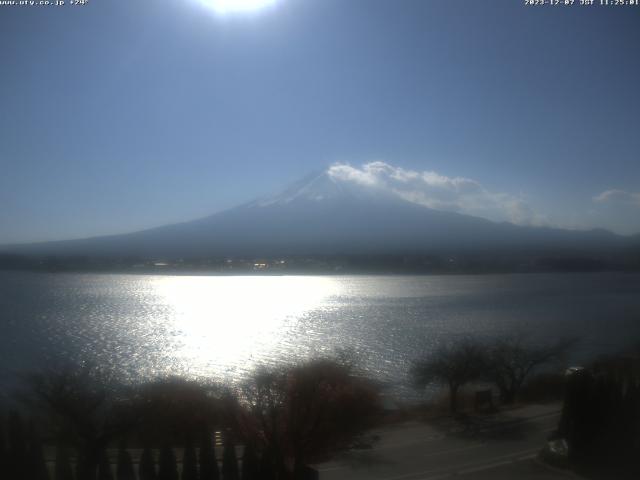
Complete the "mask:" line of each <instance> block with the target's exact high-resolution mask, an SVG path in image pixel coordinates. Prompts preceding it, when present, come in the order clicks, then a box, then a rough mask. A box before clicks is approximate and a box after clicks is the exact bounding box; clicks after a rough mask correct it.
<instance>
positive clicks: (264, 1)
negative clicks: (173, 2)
mask: <svg viewBox="0 0 640 480" xmlns="http://www.w3.org/2000/svg"><path fill="white" fill-rule="evenodd" d="M278 2H279V0H200V3H202V4H203V5H204V6H205V7H207V8H209V9H211V10H213V11H214V12H215V13H216V14H219V15H228V14H233V13H250V12H257V11H259V10H263V9H264V8H267V7H271V6H274V5H275V4H276V3H278Z"/></svg>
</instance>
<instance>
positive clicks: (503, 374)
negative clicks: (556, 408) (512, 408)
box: [485, 336, 574, 404]
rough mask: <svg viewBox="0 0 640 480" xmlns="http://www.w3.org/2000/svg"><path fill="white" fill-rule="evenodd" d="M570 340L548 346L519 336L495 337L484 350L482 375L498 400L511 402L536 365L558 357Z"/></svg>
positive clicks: (549, 361)
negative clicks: (538, 344)
mask: <svg viewBox="0 0 640 480" xmlns="http://www.w3.org/2000/svg"><path fill="white" fill-rule="evenodd" d="M573 343H574V340H571V339H563V340H559V341H557V342H555V343H554V344H552V345H547V346H534V345H531V344H528V343H527V342H526V341H525V340H524V339H523V337H521V336H517V337H510V338H504V339H501V340H498V341H497V342H496V343H495V344H493V345H492V346H490V347H489V348H488V350H487V361H486V372H485V377H486V379H487V380H489V381H492V382H494V383H495V384H496V386H497V387H498V390H499V391H500V399H501V401H502V402H503V403H506V404H511V403H513V402H514V401H515V400H516V395H517V394H518V392H519V391H520V388H521V387H522V385H523V384H524V382H525V380H526V379H527V377H528V376H529V375H530V374H531V373H532V372H533V371H534V370H535V369H536V368H538V367H540V366H542V365H544V364H549V363H551V362H554V361H557V360H558V359H560V358H561V357H562V355H563V354H564V353H566V351H567V350H568V349H569V348H570V347H571V345H572V344H573Z"/></svg>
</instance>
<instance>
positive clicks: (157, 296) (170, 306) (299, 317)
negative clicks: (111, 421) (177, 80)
mask: <svg viewBox="0 0 640 480" xmlns="http://www.w3.org/2000/svg"><path fill="white" fill-rule="evenodd" d="M512 334H519V335H527V336H528V337H529V338H530V340H531V341H533V342H537V343H545V342H552V341H554V340H556V339H558V338H559V337H565V336H571V337H576V336H577V337H579V338H580V341H579V342H578V344H577V345H576V347H575V349H574V350H573V351H572V353H571V359H570V360H571V361H572V362H578V363H579V362H582V361H585V360H587V359H589V358H592V357H594V356H595V355H598V354H600V353H606V352H614V351H616V350H618V349H620V348H623V347H626V346H629V345H631V344H634V343H638V342H640V275H639V274H624V273H597V274H526V275H517V274H516V275H434V276H428V275H426V276H205V275H198V276H187V275H173V276H171V275H129V274H122V275H120V274H84V273H83V274H67V273H57V274H46V273H29V272H9V271H4V272H0V383H3V384H5V385H6V384H10V383H11V382H12V381H13V379H15V378H16V375H17V374H20V373H23V372H26V371H30V370H34V369H38V368H40V367H41V366H42V365H44V364H47V363H51V362H56V361H59V360H60V359H62V360H73V361H90V362H94V363H97V364H99V365H101V366H103V367H105V368H108V369H110V370H112V371H113V372H115V373H116V374H117V375H119V376H121V377H122V378H123V379H125V380H127V381H132V382H136V381H140V380H144V379H149V378H153V377H157V376H159V375H169V374H179V375H186V376H189V377H194V378H202V377H207V378H215V379H218V380H220V381H226V382H237V381H240V380H241V379H243V378H244V377H246V375H248V374H249V373H250V372H251V371H253V370H254V369H255V368H256V367H257V366H259V365H270V364H276V363H278V362H280V361H283V360H296V359H301V358H306V357H309V356H318V355H330V354H332V353H335V352H336V351H339V350H348V351H350V352H351V353H352V354H353V355H354V356H355V357H356V359H357V362H358V364H359V365H360V366H361V367H362V368H363V369H364V370H366V372H367V373H368V374H369V375H371V376H373V377H375V378H377V379H379V380H381V381H383V382H385V384H386V385H387V386H388V387H389V389H390V390H391V391H393V392H394V393H395V394H397V395H399V396H401V397H405V398H411V396H412V395H415V393H412V390H411V388H410V387H409V386H408V377H407V371H408V369H409V366H410V364H411V361H412V360H413V359H415V358H416V357H418V356H420V355H421V354H424V353H428V352H430V351H433V349H434V348H436V347H437V346H438V344H440V343H441V342H446V341H449V340H452V339H455V338H460V337H464V336H477V337H481V338H483V339H488V338H492V337H499V336H504V335H512Z"/></svg>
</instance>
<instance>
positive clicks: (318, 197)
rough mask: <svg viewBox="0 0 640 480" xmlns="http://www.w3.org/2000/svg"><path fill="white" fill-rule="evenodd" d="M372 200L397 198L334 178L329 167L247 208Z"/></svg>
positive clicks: (384, 192)
mask: <svg viewBox="0 0 640 480" xmlns="http://www.w3.org/2000/svg"><path fill="white" fill-rule="evenodd" d="M375 199H377V200H378V201H395V200H398V197H397V196H396V195H393V194H391V193H390V192H388V191H387V190H384V189H381V188H378V187H377V186H376V185H361V184H359V183H356V182H351V181H348V180H346V179H344V178H341V177H340V176H339V175H336V174H335V170H334V169H333V167H332V168H329V169H327V170H325V171H323V172H320V173H314V174H312V175H309V176H307V177H304V178H302V179H301V180H299V181H297V182H295V183H293V184H292V185H290V186H289V187H287V188H285V189H284V190H283V191H281V192H279V193H277V194H276V195H272V196H267V197H264V198H260V199H258V200H255V201H253V202H251V203H249V204H247V206H250V207H267V206H272V205H288V204H292V203H305V202H323V201H324V202H327V201H330V202H339V201H347V202H348V201H354V200H368V201H375Z"/></svg>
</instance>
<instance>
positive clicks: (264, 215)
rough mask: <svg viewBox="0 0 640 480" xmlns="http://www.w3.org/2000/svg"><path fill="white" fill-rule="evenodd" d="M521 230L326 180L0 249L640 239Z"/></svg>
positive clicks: (276, 251)
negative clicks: (147, 221) (127, 227)
mask: <svg viewBox="0 0 640 480" xmlns="http://www.w3.org/2000/svg"><path fill="white" fill-rule="evenodd" d="M631 239H632V237H622V236H618V235H615V234H613V233H611V232H608V231H605V230H589V231H577V230H564V229H558V228H546V227H529V226H519V225H514V224H511V223H507V222H493V221H490V220H486V219H483V218H479V217H474V216H469V215H463V214H460V213H453V212H449V211H441V210H435V209H431V208H427V207H425V206H423V205H421V204H417V203H413V202H411V201H409V200H406V199H405V198H403V197H401V196H399V195H396V194H394V193H393V192H392V191H389V190H388V189H382V188H379V187H376V186H375V185H366V184H362V183H356V182H350V181H348V180H345V179H340V178H336V177H335V176H332V175H331V174H330V172H329V171H324V172H320V173H317V174H314V175H311V176H309V177H307V178H304V179H302V180H300V181H299V182H296V183H295V184H293V185H291V186H289V187H288V188H286V189H285V190H284V191H282V192H281V193H279V194H277V195H274V196H269V197H264V198H260V199H258V200H254V201H252V202H249V203H246V204H244V205H240V206H237V207H235V208H231V209H229V210H225V211H222V212H219V213H216V214H214V215H211V216H208V217H206V218H202V219H199V220H195V221H190V222H185V223H179V224H172V225H167V226H162V227H158V228H153V229H150V230H144V231H139V232H135V233H129V234H124V235H113V236H103V237H94V238H87V239H81V240H68V241H57V242H44V243H35V244H25V245H11V246H5V247H0V251H2V252H4V253H17V254H25V255H58V256H99V257H143V258H167V259H177V258H197V257H233V256H247V257H253V258H256V257H265V256H271V257H274V256H291V255H309V256H313V255H363V254H364V255H387V254H466V253H470V254H471V253H486V252H496V251H501V252H504V251H510V252H527V253H545V252H565V253H567V252H568V253H575V254H590V253H593V252H599V253H606V252H609V251H614V250H618V249H620V248H624V247H625V246H627V245H630V244H631V243H633V244H635V245H637V244H638V241H637V238H636V239H634V241H633V242H632V241H631Z"/></svg>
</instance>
